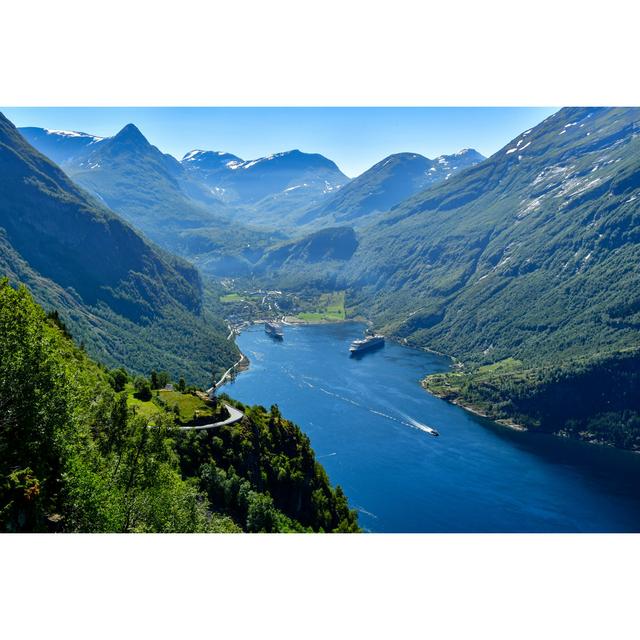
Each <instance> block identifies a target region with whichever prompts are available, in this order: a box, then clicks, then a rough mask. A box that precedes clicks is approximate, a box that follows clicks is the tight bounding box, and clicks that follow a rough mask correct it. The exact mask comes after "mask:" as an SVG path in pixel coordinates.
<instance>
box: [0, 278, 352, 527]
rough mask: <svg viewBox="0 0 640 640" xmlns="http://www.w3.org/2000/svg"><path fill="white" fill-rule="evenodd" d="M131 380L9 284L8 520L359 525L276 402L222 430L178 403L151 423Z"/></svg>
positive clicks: (0, 416) (0, 426) (4, 347)
mask: <svg viewBox="0 0 640 640" xmlns="http://www.w3.org/2000/svg"><path fill="white" fill-rule="evenodd" d="M156 376H157V374H156ZM126 379H127V374H126V372H123V371H122V370H112V371H110V370H109V369H107V368H106V367H104V366H103V365H100V364H97V363H96V362H95V361H93V360H92V359H90V358H89V356H88V355H87V353H86V352H85V351H84V349H83V348H81V347H79V346H78V345H76V344H75V343H74V342H73V339H72V338H71V336H70V333H69V331H68V329H67V328H66V327H65V325H64V323H63V322H62V321H61V320H60V317H59V315H57V314H55V313H49V314H45V312H44V310H43V309H42V308H41V307H40V306H39V305H37V304H36V303H35V302H34V300H33V298H32V297H31V295H30V293H29V292H28V291H27V289H26V288H25V287H20V288H18V289H14V288H12V287H11V286H10V284H9V281H8V280H7V279H6V278H5V279H3V280H1V281H0V529H1V530H3V531H64V532H73V531H83V532H129V531H137V532H191V531H200V532H206V531H212V532H236V531H250V532H262V531H264V532H269V531H357V530H358V525H357V518H356V515H355V512H354V511H351V510H350V509H349V508H348V505H347V500H346V498H345V496H344V494H343V492H342V490H341V489H340V488H339V487H337V488H335V489H334V488H332V487H331V485H330V483H329V480H328V478H327V475H326V473H325V471H324V469H323V468H322V466H321V465H320V464H319V463H318V462H317V461H316V459H315V457H314V453H313V451H312V449H311V446H310V444H309V440H308V439H307V438H306V436H304V435H303V434H302V433H301V432H300V430H299V429H298V427H296V426H295V425H293V424H292V423H290V422H289V421H287V420H285V419H284V418H282V416H281V415H280V413H279V411H278V409H277V407H272V408H271V410H270V411H266V410H265V409H263V408H261V407H248V408H244V407H243V409H244V411H245V417H244V418H243V419H242V421H241V422H239V423H237V424H234V425H231V426H228V427H222V428H220V429H217V430H216V431H215V432H208V431H200V432H185V431H180V430H178V429H177V428H176V426H175V418H174V415H173V413H172V412H171V411H166V412H164V413H159V414H158V415H156V416H155V417H154V426H153V428H150V427H149V426H148V424H147V422H148V421H147V419H146V417H145V416H144V415H140V414H138V413H137V412H136V410H135V409H133V408H131V407H129V406H128V404H127V391H126V390H124V389H123V385H124V382H125V381H126ZM180 385H181V386H184V381H181V382H180ZM144 386H145V385H140V389H141V391H142V392H146V390H144V391H143V389H144Z"/></svg>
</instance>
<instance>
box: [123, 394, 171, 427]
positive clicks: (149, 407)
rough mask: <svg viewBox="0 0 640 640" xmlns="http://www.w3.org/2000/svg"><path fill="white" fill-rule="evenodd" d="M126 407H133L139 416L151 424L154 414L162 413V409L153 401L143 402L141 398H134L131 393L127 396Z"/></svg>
mask: <svg viewBox="0 0 640 640" xmlns="http://www.w3.org/2000/svg"><path fill="white" fill-rule="evenodd" d="M127 407H130V408H132V409H135V411H136V413H137V414H138V415H139V416H144V417H145V418H146V419H147V420H149V424H153V418H154V417H155V416H157V415H158V414H160V413H163V410H162V409H161V408H160V407H159V406H158V405H157V404H156V403H155V402H153V400H149V401H148V402H143V401H142V400H138V398H134V396H133V394H131V393H130V394H129V395H128V396H127Z"/></svg>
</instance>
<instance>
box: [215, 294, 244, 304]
mask: <svg viewBox="0 0 640 640" xmlns="http://www.w3.org/2000/svg"><path fill="white" fill-rule="evenodd" d="M241 300H242V296H241V295H240V294H239V293H227V294H226V295H224V296H220V302H222V303H225V304H228V303H230V302H240V301H241Z"/></svg>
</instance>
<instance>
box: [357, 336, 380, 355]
mask: <svg viewBox="0 0 640 640" xmlns="http://www.w3.org/2000/svg"><path fill="white" fill-rule="evenodd" d="M383 344H384V336H379V335H375V336H365V337H364V338H362V339H361V340H354V341H353V342H352V343H351V346H350V347H349V351H350V352H351V355H354V354H357V353H362V352H363V351H369V350H370V349H375V348H376V347H381V346H382V345H383Z"/></svg>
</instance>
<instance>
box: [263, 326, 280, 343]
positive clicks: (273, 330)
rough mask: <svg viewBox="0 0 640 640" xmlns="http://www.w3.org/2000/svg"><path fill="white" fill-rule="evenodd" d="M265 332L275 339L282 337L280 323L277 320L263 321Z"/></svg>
mask: <svg viewBox="0 0 640 640" xmlns="http://www.w3.org/2000/svg"><path fill="white" fill-rule="evenodd" d="M264 330H265V333H267V334H268V335H270V336H271V337H272V338H275V339H276V340H282V339H283V338H284V332H283V331H282V325H281V324H279V323H278V322H265V323H264Z"/></svg>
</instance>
